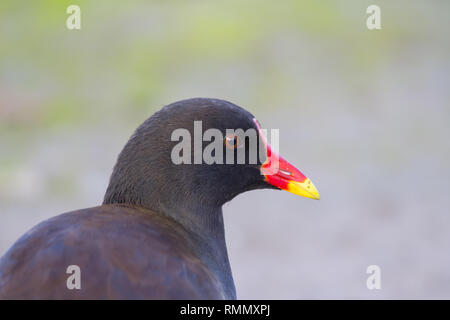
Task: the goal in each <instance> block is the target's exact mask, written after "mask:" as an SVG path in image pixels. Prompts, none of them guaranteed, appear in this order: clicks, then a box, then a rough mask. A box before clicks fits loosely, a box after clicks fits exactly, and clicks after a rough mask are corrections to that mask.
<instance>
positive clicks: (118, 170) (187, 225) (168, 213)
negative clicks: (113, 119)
mask: <svg viewBox="0 0 450 320" xmlns="http://www.w3.org/2000/svg"><path fill="white" fill-rule="evenodd" d="M199 121H201V123H200V122H199ZM199 124H201V129H202V131H203V132H205V136H206V132H207V131H206V130H207V129H216V131H215V134H216V135H215V136H214V135H213V136H214V138H215V139H213V138H212V137H210V139H209V140H210V141H211V142H213V141H214V142H218V144H216V146H219V147H217V148H216V149H214V152H211V153H210V155H211V156H212V157H215V162H213V163H205V161H204V159H203V158H201V159H200V160H201V161H200V162H201V163H198V158H197V159H195V158H196V154H195V152H197V151H198V150H199V149H198V148H199V146H200V156H201V155H202V150H205V152H206V150H207V149H206V148H207V145H208V144H209V143H211V142H209V141H207V140H208V139H205V137H203V140H205V141H202V140H200V141H201V142H200V143H198V142H196V141H197V140H198V138H199V136H198V133H199V132H198V125H199ZM176 129H180V130H178V131H175V130H176ZM227 129H228V130H227ZM229 129H234V130H235V131H234V133H231V134H230V130H229ZM236 129H242V131H243V132H251V131H252V130H253V131H254V132H256V139H257V143H256V147H255V144H254V143H253V142H252V138H251V135H250V134H249V135H245V134H244V135H242V133H238V131H239V130H236ZM248 129H251V130H250V131H248ZM181 134H188V136H190V138H191V139H192V140H194V141H192V140H191V141H189V140H188V141H185V142H186V146H187V147H186V148H185V149H182V150H181V149H177V146H178V147H180V143H181V142H182V141H181V140H182V139H181ZM200 134H201V132H200ZM219 134H220V135H219ZM220 137H221V138H220ZM219 138H220V139H221V140H220V141H216V140H217V139H219ZM186 139H187V138H186ZM196 139H197V140H196ZM200 139H202V136H200ZM189 149H190V150H192V151H193V152H191V153H189V151H190V150H189ZM230 150H233V152H232V153H231V155H232V157H231V158H229V159H227V158H226V155H227V154H229V152H230ZM239 150H244V151H245V153H244V161H241V162H239V161H238V160H239V159H238V155H239ZM255 150H257V151H258V152H259V151H261V150H262V151H263V152H260V153H261V154H262V157H258V159H257V160H256V162H255V161H252V160H251V154H252V152H254V151H255ZM203 155H205V154H203ZM174 157H175V158H176V157H181V158H182V159H184V160H183V161H181V163H179V162H180V161H179V159H178V158H177V159H175V158H174ZM174 159H175V160H174ZM231 159H232V160H233V161H230V160H231ZM189 162H191V164H189ZM220 162H223V164H221V163H220ZM276 163H278V166H276V165H275V166H274V164H276ZM278 168H279V170H277V169H278ZM259 188H274V189H284V190H287V191H290V192H292V193H295V194H299V195H302V196H306V197H310V198H313V199H319V194H318V192H317V190H316V189H315V187H314V185H313V184H312V183H311V181H310V180H309V179H307V178H306V177H305V176H304V175H303V174H302V173H301V172H300V171H298V170H297V169H295V168H294V167H293V166H292V165H290V164H289V163H288V162H287V161H286V160H284V159H283V158H281V157H279V156H278V155H277V154H276V153H275V152H273V151H272V149H271V147H270V146H269V145H268V143H267V141H266V139H265V136H264V135H263V131H262V130H261V128H260V126H259V123H258V122H257V121H256V120H255V118H254V117H253V116H252V115H251V114H250V113H249V112H247V111H246V110H244V109H242V108H240V107H238V106H236V105H234V104H232V103H230V102H227V101H223V100H218V99H206V98H195V99H188V100H183V101H179V102H175V103H173V104H170V105H168V106H166V107H164V108H162V109H161V110H160V111H158V112H156V113H155V114H154V115H153V116H151V117H150V118H149V119H147V120H146V121H145V122H144V123H143V124H142V125H141V126H140V127H139V128H138V129H137V130H136V131H135V133H134V134H133V135H132V136H131V138H130V139H129V141H128V142H127V144H126V145H125V147H124V149H123V150H122V152H121V153H120V155H119V157H118V160H117V163H116V165H115V167H114V170H113V173H112V175H111V178H110V182H109V186H108V188H107V190H106V194H105V197H104V201H103V204H102V205H101V206H98V207H93V208H88V209H82V210H77V211H72V212H68V213H64V214H61V215H59V216H56V217H54V218H51V219H49V220H46V221H44V222H42V223H40V224H38V225H37V226H36V227H34V228H32V229H31V230H30V231H28V232H27V233H25V234H24V235H23V236H22V237H21V238H20V239H19V240H18V241H17V242H16V243H15V244H14V245H13V246H12V247H11V248H10V249H9V250H8V251H7V253H6V254H5V255H4V256H3V257H2V258H1V260H0V298H1V299H236V290H235V286H234V282H233V277H232V274H231V268H230V263H229V260H228V254H227V247H226V243H225V233H224V223H223V216H222V205H223V204H224V203H225V202H227V201H230V200H231V199H233V198H234V197H235V196H236V195H238V194H240V193H242V192H245V191H248V190H253V189H259ZM72 265H75V266H78V267H79V271H80V273H79V274H78V276H79V286H78V287H75V288H72V287H70V286H68V282H69V280H70V279H69V278H70V277H71V273H67V272H68V267H69V266H72ZM69 288H71V289H69Z"/></svg>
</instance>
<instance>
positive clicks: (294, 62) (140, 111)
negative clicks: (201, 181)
mask: <svg viewBox="0 0 450 320" xmlns="http://www.w3.org/2000/svg"><path fill="white" fill-rule="evenodd" d="M71 4H77V5H79V6H80V8H81V30H68V29H67V28H66V19H67V17H68V16H69V15H68V14H66V8H67V7H68V6H69V5H71ZM371 4H377V5H379V6H380V7H381V23H382V29H381V30H373V31H369V30H368V29H367V28H366V19H367V17H368V15H367V14H366V8H367V7H368V6H369V5H371ZM449 14H450V2H449V1H444V0H442V1H439V0H434V1H426V0H408V1H407V0H403V1H401V0H397V1H378V0H371V1H366V0H355V1H349V0H345V1H344V0H342V1H315V0H310V1H298V0H291V1H287V0H286V1H283V2H275V1H270V2H269V1H261V0H258V1H257V0H253V1H238V0H228V1H221V2H219V1H215V2H213V1H206V0H193V1H175V0H171V1H156V0H155V1H148V0H147V1H106V0H96V1H82V0H54V1H48V0H42V1H18V0H14V1H12V0H11V1H10V0H2V1H1V3H0V255H3V254H4V253H5V252H6V250H7V249H8V248H9V247H10V246H11V245H12V244H13V243H14V241H15V240H16V239H17V238H18V237H20V236H21V235H22V234H23V233H24V232H25V231H27V230H28V229H29V228H31V227H32V226H34V225H35V224H37V223H38V222H40V221H42V220H43V219H46V218H49V217H52V216H55V215H58V214H60V213H62V212H65V211H70V210H74V209H80V208H85V207H90V206H96V205H98V204H100V203H101V202H102V199H103V194H104V191H105V189H106V186H107V183H108V179H109V175H110V173H111V171H112V167H113V165H114V163H115V160H116V157H117V155H118V153H119V152H120V150H121V148H122V147H123V146H124V144H125V142H126V141H127V140H128V138H129V136H130V135H131V134H132V132H133V130H134V129H135V128H136V127H137V126H138V125H139V124H140V123H141V122H143V121H144V120H145V119H146V118H147V117H149V116H150V115H151V114H152V113H153V112H155V111H156V110H158V109H160V108H161V107H162V106H163V105H166V104H169V103H171V102H174V101H177V100H180V99H184V98H190V97H215V98H222V99H226V100H229V101H231V102H233V103H235V104H238V105H240V106H242V107H244V108H246V109H247V110H249V111H250V112H252V113H253V114H254V115H255V116H256V117H257V118H258V119H259V121H260V122H261V123H262V125H263V127H265V128H279V129H280V140H281V141H280V144H281V145H280V152H281V154H283V155H284V156H285V158H286V159H288V160H290V161H291V162H292V163H293V164H295V165H296V166H297V167H298V168H300V170H302V171H303V172H304V173H305V174H306V175H307V176H308V177H310V178H311V180H312V181H313V182H314V183H315V185H316V186H317V187H318V189H319V191H320V194H321V196H322V199H321V200H320V201H312V200H310V199H306V198H300V197H297V196H294V195H292V194H290V193H287V192H276V191H272V190H261V191H252V192H249V193H246V194H243V195H240V196H239V197H238V198H236V199H235V200H233V201H232V202H231V203H228V204H227V205H225V207H224V214H225V224H226V225H225V227H226V232H227V243H228V247H229V254H230V261H231V265H232V269H233V274H234V278H235V282H236V288H237V294H238V298H241V299H303V298H309V299H316V298H325V299H328V298H342V299H346V298H357V299H380V298H386V299H393V298H400V299H410V298H427V299H429V298H447V299H448V298H450V232H449V231H450V230H449V227H450V210H449V209H450V195H449V191H450V145H449V144H450V143H449V138H450V93H449V92H450V90H449V89H450V87H449V84H450V81H449V80H450V38H449V36H448V30H450V17H449ZM373 264H375V265H379V266H380V268H381V285H382V289H381V290H368V289H367V287H366V279H367V277H368V274H366V268H367V267H368V266H369V265H373Z"/></svg>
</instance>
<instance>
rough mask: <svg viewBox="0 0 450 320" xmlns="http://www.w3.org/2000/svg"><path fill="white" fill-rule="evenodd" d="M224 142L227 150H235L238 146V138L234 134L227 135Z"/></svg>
mask: <svg viewBox="0 0 450 320" xmlns="http://www.w3.org/2000/svg"><path fill="white" fill-rule="evenodd" d="M224 142H225V146H226V147H227V148H228V149H236V148H237V147H238V145H239V138H238V137H237V135H235V134H227V135H226V137H225V139H224Z"/></svg>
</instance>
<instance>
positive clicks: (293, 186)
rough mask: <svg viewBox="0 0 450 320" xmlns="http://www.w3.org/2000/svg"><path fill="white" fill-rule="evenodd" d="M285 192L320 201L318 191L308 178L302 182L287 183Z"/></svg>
mask: <svg viewBox="0 0 450 320" xmlns="http://www.w3.org/2000/svg"><path fill="white" fill-rule="evenodd" d="M286 191H288V192H291V193H293V194H296V195H299V196H302V197H306V198H310V199H314V200H320V195H319V191H317V188H316V187H315V186H314V184H313V183H312V182H311V180H309V179H308V178H307V179H306V180H305V181H303V182H298V181H289V183H288V186H287V189H286Z"/></svg>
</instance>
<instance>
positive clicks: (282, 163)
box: [254, 119, 320, 200]
mask: <svg viewBox="0 0 450 320" xmlns="http://www.w3.org/2000/svg"><path fill="white" fill-rule="evenodd" d="M254 122H255V123H256V126H257V127H258V130H259V136H260V137H261V140H262V141H263V144H264V147H265V148H266V155H267V158H266V161H265V162H264V163H263V164H262V165H261V174H263V175H264V176H265V180H266V182H267V183H268V184H270V185H272V186H275V187H277V188H279V189H281V190H286V191H288V192H291V193H293V194H296V195H299V196H302V197H306V198H311V199H315V200H319V199H320V195H319V192H318V191H317V189H316V187H315V186H314V184H313V183H312V182H311V180H309V179H308V178H307V177H306V176H305V175H304V174H303V173H301V172H300V170H298V169H297V168H296V167H294V166H293V165H292V164H290V163H289V162H287V161H286V160H285V159H284V158H282V157H281V156H280V155H278V154H277V153H276V152H274V151H273V150H272V148H271V147H270V145H269V144H268V143H267V139H266V137H265V135H264V134H263V132H262V130H261V128H260V126H259V123H258V122H257V121H256V119H254Z"/></svg>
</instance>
